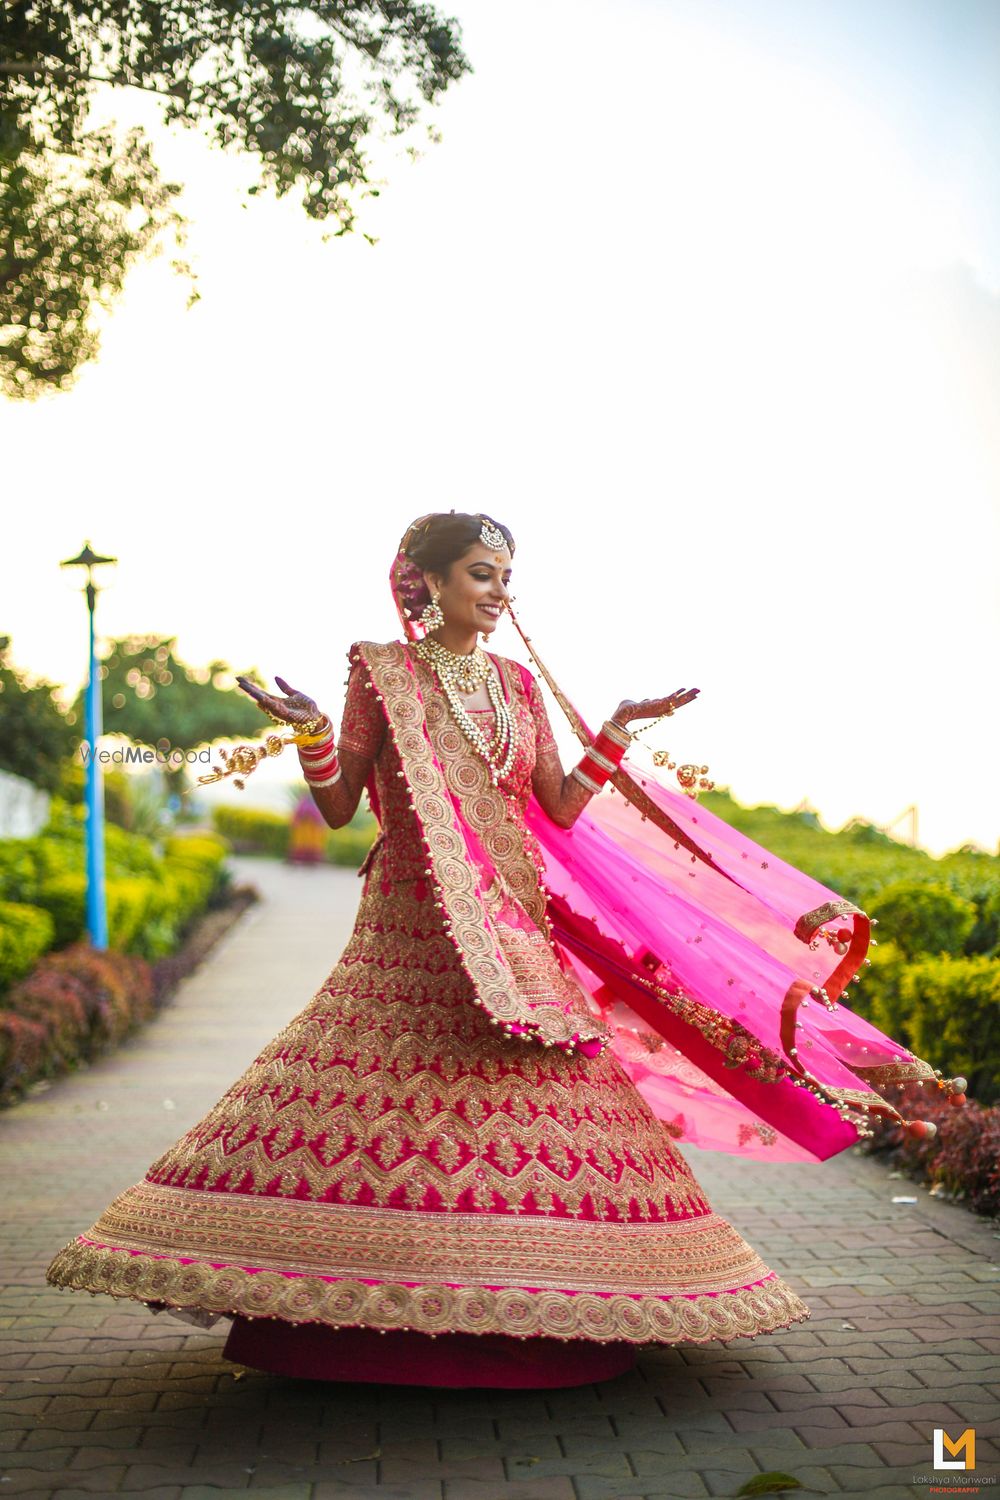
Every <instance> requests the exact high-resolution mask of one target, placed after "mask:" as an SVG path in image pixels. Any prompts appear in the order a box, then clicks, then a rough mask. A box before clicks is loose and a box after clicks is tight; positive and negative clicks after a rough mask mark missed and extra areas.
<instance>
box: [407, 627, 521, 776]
mask: <svg viewBox="0 0 1000 1500" xmlns="http://www.w3.org/2000/svg"><path fill="white" fill-rule="evenodd" d="M413 649H414V651H415V652H416V654H417V655H418V656H419V657H420V659H421V660H422V661H425V662H426V663H427V665H428V666H429V667H432V668H433V670H434V672H435V673H436V674H437V679H438V682H439V683H440V684H441V691H442V692H443V693H444V695H445V697H446V698H447V700H448V703H449V704H450V706H451V711H452V714H453V715H454V718H455V723H456V724H457V725H458V727H459V729H460V730H461V731H462V733H463V734H464V735H465V738H466V739H467V740H468V741H469V743H470V744H471V745H472V747H473V749H474V750H476V751H478V753H479V754H480V755H481V756H482V757H483V759H484V760H485V762H486V764H487V765H488V766H489V768H490V776H491V778H492V781H493V785H494V786H497V785H499V783H500V781H501V780H502V779H503V777H504V776H506V775H508V773H509V772H510V769H511V767H512V766H513V764H514V757H515V755H516V754H517V721H516V719H515V717H514V715H513V713H512V712H511V710H510V708H509V707H508V706H507V701H506V699H505V698H504V696H503V693H502V692H501V690H500V684H499V682H498V681H497V676H496V673H495V672H494V671H493V669H492V668H491V666H490V663H489V658H488V657H487V655H486V652H485V651H483V650H482V649H481V648H480V647H479V646H477V647H476V649H475V650H474V651H473V652H472V653H471V654H470V655H469V656H459V655H457V654H456V653H455V652H454V651H449V650H448V649H447V648H446V647H444V646H442V645H441V642H440V641H435V640H433V639H432V638H431V637H430V636H426V637H425V638H424V639H423V640H422V641H416V642H415V643H414V646H413ZM483 682H485V684H486V691H487V692H488V693H489V697H490V703H491V704H492V706H493V713H494V716H495V725H496V727H495V729H494V732H493V738H492V740H488V739H487V738H486V735H485V734H484V733H483V731H482V730H481V729H480V727H479V725H478V724H477V723H476V721H475V720H474V719H473V718H472V716H471V715H470V713H469V711H468V709H467V708H466V707H465V705H464V704H463V703H462V702H461V700H460V699H459V696H458V695H459V693H465V694H466V695H470V694H472V693H474V692H475V691H476V688H477V687H479V686H480V684H481V683H483ZM501 755H502V757H503V758H502V760H501V758H500V757H501Z"/></svg>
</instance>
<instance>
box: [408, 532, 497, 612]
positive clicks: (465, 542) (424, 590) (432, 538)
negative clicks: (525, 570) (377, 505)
mask: <svg viewBox="0 0 1000 1500" xmlns="http://www.w3.org/2000/svg"><path fill="white" fill-rule="evenodd" d="M484 522H486V523H487V524H488V525H490V526H493V527H495V528H496V530H497V531H499V532H500V535H501V536H502V537H503V539H504V541H505V542H506V543H507V550H508V551H509V553H510V555H511V557H513V556H514V538H513V536H512V535H511V533H510V532H509V531H508V529H507V527H506V526H504V525H502V524H501V523H500V522H499V521H494V520H493V518H492V516H487V515H478V516H474V515H470V514H468V513H467V512H465V511H457V510H451V511H438V512H436V513H435V514H434V515H430V516H421V518H420V520H419V521H414V523H413V525H412V526H411V527H410V528H409V530H408V531H407V533H406V535H405V536H404V538H403V541H402V544H401V546H400V554H401V555H400V557H398V558H397V563H396V566H395V567H394V569H393V575H392V582H393V592H394V594H395V595H396V599H397V603H398V605H399V606H400V607H401V611H402V613H404V614H405V615H406V617H407V618H409V619H412V620H417V619H419V617H420V613H421V611H422V610H423V608H424V606H425V605H427V604H429V603H430V601H431V596H430V590H429V589H428V587H427V585H426V583H425V582H424V578H423V575H424V573H439V574H440V575H441V577H442V578H447V576H448V572H449V570H450V568H451V565H452V563H455V562H457V561H458V559H459V558H460V557H464V556H465V554H466V553H467V552H468V550H469V548H470V547H474V546H475V545H476V543H477V542H478V541H480V540H481V537H480V533H481V531H482V529H483V523H484ZM404 559H405V561H404Z"/></svg>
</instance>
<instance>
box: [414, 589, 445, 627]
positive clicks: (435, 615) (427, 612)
mask: <svg viewBox="0 0 1000 1500" xmlns="http://www.w3.org/2000/svg"><path fill="white" fill-rule="evenodd" d="M440 597H441V595H440V594H432V595H431V602H430V604H425V605H424V607H423V610H422V611H421V614H420V623H421V625H422V626H423V627H424V629H425V630H440V628H441V626H442V625H443V624H444V610H443V609H442V608H441V606H440V604H439V603H438V600H439V599H440Z"/></svg>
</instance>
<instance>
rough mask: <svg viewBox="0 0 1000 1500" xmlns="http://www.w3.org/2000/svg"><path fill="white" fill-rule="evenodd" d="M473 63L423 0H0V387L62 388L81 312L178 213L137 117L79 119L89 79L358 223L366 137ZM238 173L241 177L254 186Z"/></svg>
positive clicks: (367, 183) (368, 189)
mask: <svg viewBox="0 0 1000 1500" xmlns="http://www.w3.org/2000/svg"><path fill="white" fill-rule="evenodd" d="M468 70H469V65H468V62H467V60H466V58H465V56H464V54H463V52H462V50H461V47H460V44H459V38H458V30H457V27H456V25H455V23H454V22H453V21H451V20H447V19H444V18H442V17H441V16H439V15H438V14H437V12H436V11H435V10H434V9H433V7H431V6H430V5H426V4H422V3H420V0H315V3H312V4H304V5H300V6H287V5H279V4H275V3H273V0H272V3H264V4H255V5H244V4H240V3H236V0H164V3H158V0H125V3H121V0H86V3H82V0H50V3H44V0H38V3H34V4H30V3H23V0H7V3H6V4H5V5H4V6H3V8H2V12H0V225H2V230H0V234H2V239H0V389H3V390H5V391H6V392H7V394H9V395H13V396H21V397H25V396H27V397H30V396H34V395H37V394H38V393H39V391H41V390H43V389H46V388H57V389H61V388H66V387H68V385H69V384H71V382H72V379H73V376H74V373H75V371H76V370H77V368H78V367H79V365H80V364H81V363H82V362H84V361H85V360H87V359H90V358H92V357H93V355H94V353H95V352H96V348H97V339H96V335H95V333H94V332H93V330H92V329H91V328H88V324H87V314H88V312H89V310H90V309H91V308H92V307H93V306H94V305H95V304H98V303H104V304H107V303H108V302H109V301H110V300H111V299H113V298H114V296H115V295H117V293H118V292H119V291H120V289H121V286H122V283H123V281H124V277H125V275H126V273H127V270H128V268H129V266H130V265H131V264H132V263H133V262H134V261H135V260H136V259H137V258H138V257H139V256H141V255H144V254H148V253H150V252H151V251H152V250H153V249H154V247H156V246H157V245H159V244H161V243H162V239H163V234H164V231H165V230H167V229H168V227H170V226H172V227H173V228H174V230H175V231H179V230H180V229H181V227H182V226H181V220H180V216H179V215H178V214H177V212H176V209H175V208H174V205H173V199H174V198H175V196H176V194H177V192H178V191H179V189H178V188H177V186H176V185H174V184H170V183H166V182H164V181H163V179H162V177H161V176H160V173H159V171H158V169H157V167H156V163H155V161H154V159H153V156H152V154H151V152H150V148H149V142H148V140H147V139H146V137H145V136H144V134H143V133H142V131H141V130H135V131H131V132H129V133H128V134H127V135H125V136H124V138H122V137H120V136H119V135H118V134H117V133H116V132H115V131H113V130H107V129H106V130H97V131H95V130H88V129H87V127H86V117H87V111H88V108H89V106H90V104H91V102H92V100H93V97H94V94H95V91H96V90H98V89H99V88H101V87H102V86H106V87H107V86H109V87H111V88H124V87H129V88H136V89H141V90H143V91H146V92H148V93H151V94H153V95H155V96H156V97H157V98H158V99H160V100H161V101H162V104H163V119H164V122H165V123H166V124H168V125H172V124H183V125H186V126H190V127H194V128H197V129H200V130H201V131H202V132H203V133H204V134H205V135H206V136H207V137H208V138H209V140H210V141H211V142H212V143H213V144H215V145H217V146H221V147H236V148H238V149H240V150H242V151H244V152H247V153H249V154H250V155H251V156H252V157H254V158H255V159H256V160H257V162H258V163H259V165H260V184H259V185H260V186H262V187H270V188H272V189H273V190H274V191H275V192H276V193H277V194H278V196H283V195H284V194H286V193H288V192H291V191H292V190H293V189H299V190H301V192H302V199H303V204H304V207H305V210H306V213H307V214H309V215H310V216H311V217H312V218H314V219H318V220H330V219H332V220H333V221H334V224H335V226H336V228H335V231H334V232H335V233H337V234H344V233H346V232H348V231H349V230H351V229H353V228H354V225H355V203H356V200H357V198H358V197H359V196H361V195H363V194H365V193H370V194H374V193H375V192H376V191H377V189H376V188H375V187H373V186H372V183H371V180H370V175H369V171H370V152H371V143H372V141H373V139H374V138H375V136H376V135H377V134H378V133H385V134H388V135H390V136H402V135H404V134H405V133H407V132H409V131H410V130H411V129H412V127H414V126H415V125H416V124H417V123H418V121H419V120H420V118H421V114H422V111H423V107H424V105H426V104H433V103H434V102H435V101H436V100H437V99H438V98H439V97H440V95H441V94H442V93H443V92H444V90H445V89H446V88H447V87H448V86H449V84H451V83H452V82H454V81H455V80H456V79H458V78H460V77H461V76H462V75H463V73H465V72H467V71H468ZM256 190H257V189H256V188H251V189H250V191H251V192H254V191H256Z"/></svg>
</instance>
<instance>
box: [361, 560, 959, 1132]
mask: <svg viewBox="0 0 1000 1500" xmlns="http://www.w3.org/2000/svg"><path fill="white" fill-rule="evenodd" d="M390 579H391V583H392V589H393V596H394V598H395V600H396V604H397V609H398V610H399V614H400V619H401V620H402V622H403V625H404V629H405V631H406V635H407V637H408V639H410V640H414V639H418V638H419V636H420V633H421V632H420V628H419V626H417V625H416V624H415V620H414V613H415V612H414V610H413V609H412V608H410V606H411V605H412V604H413V602H414V601H415V600H416V601H417V602H419V598H420V594H419V589H420V585H421V584H422V578H421V575H419V573H418V572H417V570H416V569H415V568H414V565H413V564H412V563H411V562H410V561H409V559H407V558H406V557H405V555H404V554H403V553H402V551H401V552H400V553H399V554H398V555H397V557H396V559H395V560H394V563H393V568H392V572H391V575H390ZM511 616H512V618H513V619H514V624H515V627H516V628H517V630H518V631H519V633H520V634H521V636H522V639H523V640H524V642H525V645H526V646H527V648H528V651H529V652H530V654H531V656H532V659H533V660H534V662H535V665H536V666H537V667H538V670H539V672H540V674H541V675H542V676H543V677H544V679H545V680H546V682H547V683H548V685H549V687H550V688H551V689H552V691H553V693H554V695H555V697H556V700H557V702H558V703H559V705H560V707H561V708H562V709H563V711H564V712H565V713H566V715H567V717H568V718H569V721H570V723H571V724H572V726H573V728H574V731H575V732H576V734H577V736H578V737H579V738H580V740H581V742H582V743H584V744H590V743H592V741H593V735H592V734H591V733H590V731H589V730H588V729H587V727H586V725H585V724H584V722H583V720H582V718H581V717H580V715H579V714H578V713H577V711H576V710H575V708H573V705H572V704H571V703H569V701H568V699H567V698H566V697H565V694H563V693H562V691H561V690H560V689H559V687H558V685H557V684H556V683H555V681H554V680H553V678H552V676H551V674H550V673H549V672H548V671H547V669H546V668H545V667H544V665H543V664H542V663H541V661H540V660H539V658H538V656H537V653H536V652H535V650H534V647H533V645H532V643H531V641H530V639H529V637H527V636H526V635H525V634H524V632H523V631H522V630H521V627H520V625H519V624H518V622H517V620H516V618H514V616H513V611H511ZM398 649H399V650H403V648H402V647H400V648H398ZM520 670H521V672H522V674H523V677H524V681H525V686H526V687H528V686H530V682H531V674H530V673H529V672H528V671H527V669H526V668H524V667H521V668H520ZM413 729H414V735H413V744H414V745H416V744H417V738H418V736H419V733H420V731H419V730H418V729H417V726H416V724H414V726H413ZM612 785H613V786H614V788H615V789H616V791H617V792H618V793H620V794H621V795H619V796H612V795H611V794H610V791H609V792H606V793H605V794H603V795H601V796H599V797H595V798H594V799H593V801H592V802H591V803H590V806H589V807H588V809H587V810H586V812H584V813H583V814H582V815H581V816H580V817H579V818H578V819H577V821H576V822H575V823H574V825H573V827H572V828H571V829H563V828H559V827H557V826H556V825H555V824H554V823H552V822H551V820H550V819H549V818H548V817H547V816H546V815H545V813H544V812H543V811H542V809H541V807H540V806H539V804H538V802H537V801H536V800H535V799H534V798H532V799H531V800H530V802H529V805H528V811H527V822H528V827H529V829H530V830H531V832H532V833H533V834H534V836H535V839H536V840H537V842H538V844H539V846H540V847H541V849H542V852H543V855H544V860H545V875H544V883H545V889H546V892H547V906H546V912H545V918H546V920H544V921H543V922H542V924H541V925H542V926H543V927H548V929H549V933H548V935H550V936H551V937H553V938H554V940H555V943H554V946H555V951H556V955H557V958H558V960H559V962H560V964H561V966H562V968H564V969H566V970H569V971H571V972H572V973H573V975H574V976H575V978H576V979H577V980H578V981H579V984H580V985H581V986H582V988H583V991H584V993H585V995H586V996H587V998H588V1003H589V1007H590V1010H591V1013H592V1016H593V1020H594V1026H593V1028H592V1029H591V1030H590V1031H589V1033H588V1031H587V1030H586V1029H582V1030H581V1032H580V1033H579V1036H576V1035H574V1041H575V1042H576V1041H578V1040H579V1039H580V1038H582V1037H586V1036H588V1035H590V1036H591V1037H592V1038H597V1039H600V1041H601V1043H604V1042H605V1041H606V1039H607V1037H608V1036H609V1035H610V1039H611V1045H612V1046H613V1048H614V1052H615V1055H616V1057H617V1058H618V1060H619V1061H620V1063H621V1065H622V1067H623V1068H624V1069H625V1071H626V1072H627V1073H628V1075H629V1076H630V1078H631V1079H632V1081H633V1082H634V1083H635V1086H636V1088H637V1089H638V1090H639V1091H640V1092H641V1093H642V1095H643V1097H644V1098H645V1099H646V1101H647V1102H648V1104H649V1105H650V1107H651V1108H652V1109H653V1111H654V1113H655V1114H656V1115H657V1116H658V1118H660V1119H662V1120H663V1121H664V1122H665V1123H666V1124H667V1126H668V1128H669V1129H670V1130H671V1133H672V1134H673V1135H675V1136H676V1137H677V1138H679V1139H683V1140H687V1141H690V1142H692V1143H693V1144H695V1145H699V1146H704V1147H708V1148H712V1149H717V1150H724V1151H729V1152H735V1153H738V1154H742V1155H748V1156H755V1157H759V1158H761V1159H769V1160H772V1161H822V1160H825V1159H826V1158H827V1157H830V1156H832V1155H834V1154H836V1153H837V1152H839V1151H843V1150H844V1149H845V1148H846V1147H848V1146H850V1145H852V1144H854V1143H855V1142H856V1141H857V1140H858V1139H859V1138H860V1137H861V1136H865V1135H870V1134H871V1133H872V1128H871V1116H873V1115H884V1116H888V1117H891V1118H894V1119H896V1120H899V1119H901V1116H900V1115H899V1114H898V1112H897V1111H896V1110H895V1109H894V1107H893V1106H892V1105H891V1104H889V1103H888V1102H887V1101H886V1100H885V1099H884V1098H883V1097H882V1096H881V1095H880V1094H879V1093H878V1092H877V1088H878V1086H884V1085H886V1084H889V1083H899V1082H904V1081H907V1080H910V1079H917V1080H921V1081H926V1083H927V1084H928V1085H929V1086H930V1087H932V1088H934V1087H937V1088H942V1089H947V1090H949V1092H956V1093H957V1092H958V1091H959V1090H958V1088H957V1087H953V1081H952V1080H948V1079H943V1078H942V1077H941V1075H940V1072H938V1071H936V1070H934V1069H933V1068H932V1067H931V1066H930V1065H929V1064H928V1063H926V1062H924V1061H923V1060H922V1059H920V1058H918V1057H916V1056H915V1055H914V1054H913V1053H912V1052H909V1051H908V1050H907V1049H906V1048H905V1047H903V1046H901V1045H900V1044H899V1043H897V1042H894V1041H893V1040H892V1039H891V1038H890V1037H887V1036H886V1035H885V1034H884V1033H882V1032H881V1031H879V1030H878V1028H877V1027H875V1026H873V1025H872V1024H871V1023H870V1022H868V1021H866V1020H865V1019H864V1018H863V1017H861V1016H859V1015H857V1014H855V1012H854V1011H852V1010H851V1009H850V1008H849V1006H848V1005H847V1004H845V1003H844V1002H845V1000H846V999H847V986H848V984H849V982H850V981H851V980H852V979H853V978H854V977H855V976H856V975H857V973H858V971H859V969H860V968H861V965H862V963H863V961H864V958H865V956H866V954H867V951H868V946H869V941H870V923H869V920H868V918H867V916H866V915H865V913H864V912H862V911H860V910H859V909H858V908H857V907H856V906H854V905H853V904H852V903H850V902H848V901H844V900H843V899H841V898H840V897H839V896H838V895H837V894H836V893H835V892H833V891H831V890H829V889H827V888H826V887H825V886H823V885H821V884H820V883H819V882H818V881H815V880H813V879H811V877H809V876H808V875H805V874H803V873H802V872H801V871H800V870H797V869H795V868H793V867H792V866H791V865H789V864H787V863H786V862H785V861H783V860H780V859H778V858H777V857H776V856H775V855H773V854H771V853H769V852H768V851H767V850H766V849H764V848H762V847H761V846H760V845H759V844H756V843H754V841H753V840H752V839H749V838H747V837H746V836H745V835H744V834H742V833H740V832H738V831H737V830H736V829H734V828H732V827H731V826H730V825H729V824H727V823H725V822H724V821H723V820H722V819H720V818H718V817H716V816H715V815H714V814H712V813H710V812H709V811H707V809H705V808H704V807H701V806H700V805H699V804H697V803H696V802H694V801H692V799H691V798H689V797H686V796H684V795H683V794H682V793H680V792H676V791H673V790H671V789H670V788H668V787H666V786H664V785H662V784H661V783H660V782H659V781H658V779H657V778H656V777H654V776H653V775H651V774H650V773H649V772H645V771H643V772H639V773H635V774H632V773H630V771H629V769H628V767H627V765H625V764H623V765H622V767H621V768H620V769H619V771H618V773H617V774H616V775H615V777H614V778H613V782H612ZM427 806H428V807H432V806H433V804H432V803H427ZM415 810H416V811H417V815H418V818H421V821H422V822H423V819H422V817H421V808H420V805H419V798H418V803H417V805H416V808H415ZM448 822H449V826H450V829H451V832H452V834H454V835H456V836H457V838H458V841H459V844H462V845H464V848H465V851H466V852H465V855H464V857H463V856H462V855H461V854H460V853H458V846H457V845H456V848H455V849H454V850H452V851H451V853H452V854H455V855H456V856H457V858H456V859H452V860H451V861H450V862H449V864H448V865H447V866H444V865H440V869H439V873H440V875H441V877H442V882H443V883H442V884H441V886H440V888H439V889H440V894H441V896H442V898H445V899H446V900H447V899H448V898H447V892H446V885H447V881H448V880H449V879H450V878H453V877H454V878H458V876H459V869H460V866H461V865H463V864H464V866H465V868H466V869H467V870H472V871H475V872H476V876H477V886H478V889H479V891H480V894H481V893H482V891H483V890H485V889H486V887H487V886H488V884H489V883H490V882H491V881H492V879H493V878H494V877H495V873H496V872H495V870H494V868H493V865H492V862H491V860H490V857H489V853H488V851H487V850H486V849H485V848H484V847H483V844H482V841H481V840H480V838H479V837H478V835H477V834H476V832H475V830H474V829H472V828H471V827H470V826H469V824H468V821H467V820H466V819H465V818H464V817H463V815H462V809H461V803H460V801H457V800H455V799H451V803H450V806H449V810H448ZM425 837H426V838H427V839H428V851H429V853H430V852H431V851H432V844H433V838H434V829H432V828H430V827H427V826H425ZM449 872H450V873H449ZM462 880H463V881H464V882H465V884H468V881H467V879H466V878H465V877H462ZM465 895H468V892H465ZM459 904H460V906H463V907H464V898H463V900H460V902H459ZM480 920H481V909H480V912H479V914H476V913H472V914H471V925H470V923H466V930H464V931H463V932H462V933H459V932H457V931H456V928H455V924H454V923H452V925H451V927H450V933H451V936H452V940H453V941H454V942H455V943H456V946H457V947H458V948H459V952H460V954H461V953H462V952H463V949H464V947H465V940H466V939H469V940H471V941H472V942H473V945H474V944H475V941H477V939H476V936H475V933H474V932H473V930H472V928H473V927H474V925H475V923H476V922H477V921H480ZM486 925H487V929H489V924H488V923H487V924H486ZM487 936H488V934H487ZM487 946H492V948H493V950H494V951H493V957H494V958H499V959H500V963H501V969H502V968H503V955H502V952H500V951H499V949H498V948H497V945H496V943H495V942H491V941H490V940H489V936H488V943H487ZM466 967H467V969H468V965H466ZM470 977H471V978H472V980H473V984H474V986H477V988H478V997H477V1003H482V1004H485V1006H486V1008H487V1009H488V1010H490V1011H491V1013H492V1014H493V1015H494V1016H497V1015H499V1016H500V1019H501V1023H502V1024H504V1025H505V1027H506V1028H507V1029H508V1030H514V1031H522V1030H524V1025H523V1024H522V1023H524V1022H525V1021H526V1020H527V1025H528V1027H529V1028H530V1029H532V1030H535V1029H536V1027H537V1022H536V1021H535V1020H533V1019H528V1018H527V1016H526V1014H525V1012H524V1008H523V1005H521V1007H520V1008H519V1007H518V1005H517V1003H516V1002H515V1003H514V1004H513V1005H511V1004H510V1003H509V1002H508V1003H504V1002H502V1001H501V1003H500V1008H499V1010H498V1008H497V1005H498V999H499V995H500V990H501V989H503V988H505V987H506V988H507V990H508V993H509V990H510V986H509V984H505V983H504V984H501V985H500V987H499V988H498V987H497V986H496V985H494V986H493V991H492V994H491V995H485V994H484V990H483V988H482V986H481V984H480V983H479V981H477V978H476V975H475V974H474V973H471V972H470ZM508 977H509V976H508ZM553 1014H554V1012H553ZM557 1033H558V1034H557ZM539 1035H540V1036H541V1035H546V1032H545V1030H544V1028H543V1030H542V1031H541V1032H539ZM547 1036H548V1039H549V1041H550V1044H551V1042H552V1040H554V1041H555V1043H556V1044H557V1045H565V1044H566V1040H567V1037H566V1022H565V1021H563V1020H562V1018H560V1022H559V1025H558V1026H556V1027H555V1029H554V1030H553V1029H552V1028H551V1027H550V1028H548V1033H547ZM581 1050H589V1049H587V1048H583V1049H581ZM906 1123H907V1124H908V1126H909V1127H910V1128H911V1129H912V1130H913V1131H914V1133H916V1134H922V1133H928V1134H929V1133H932V1131H933V1126H930V1125H929V1124H928V1122H924V1121H921V1120H916V1121H909V1122H906Z"/></svg>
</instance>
